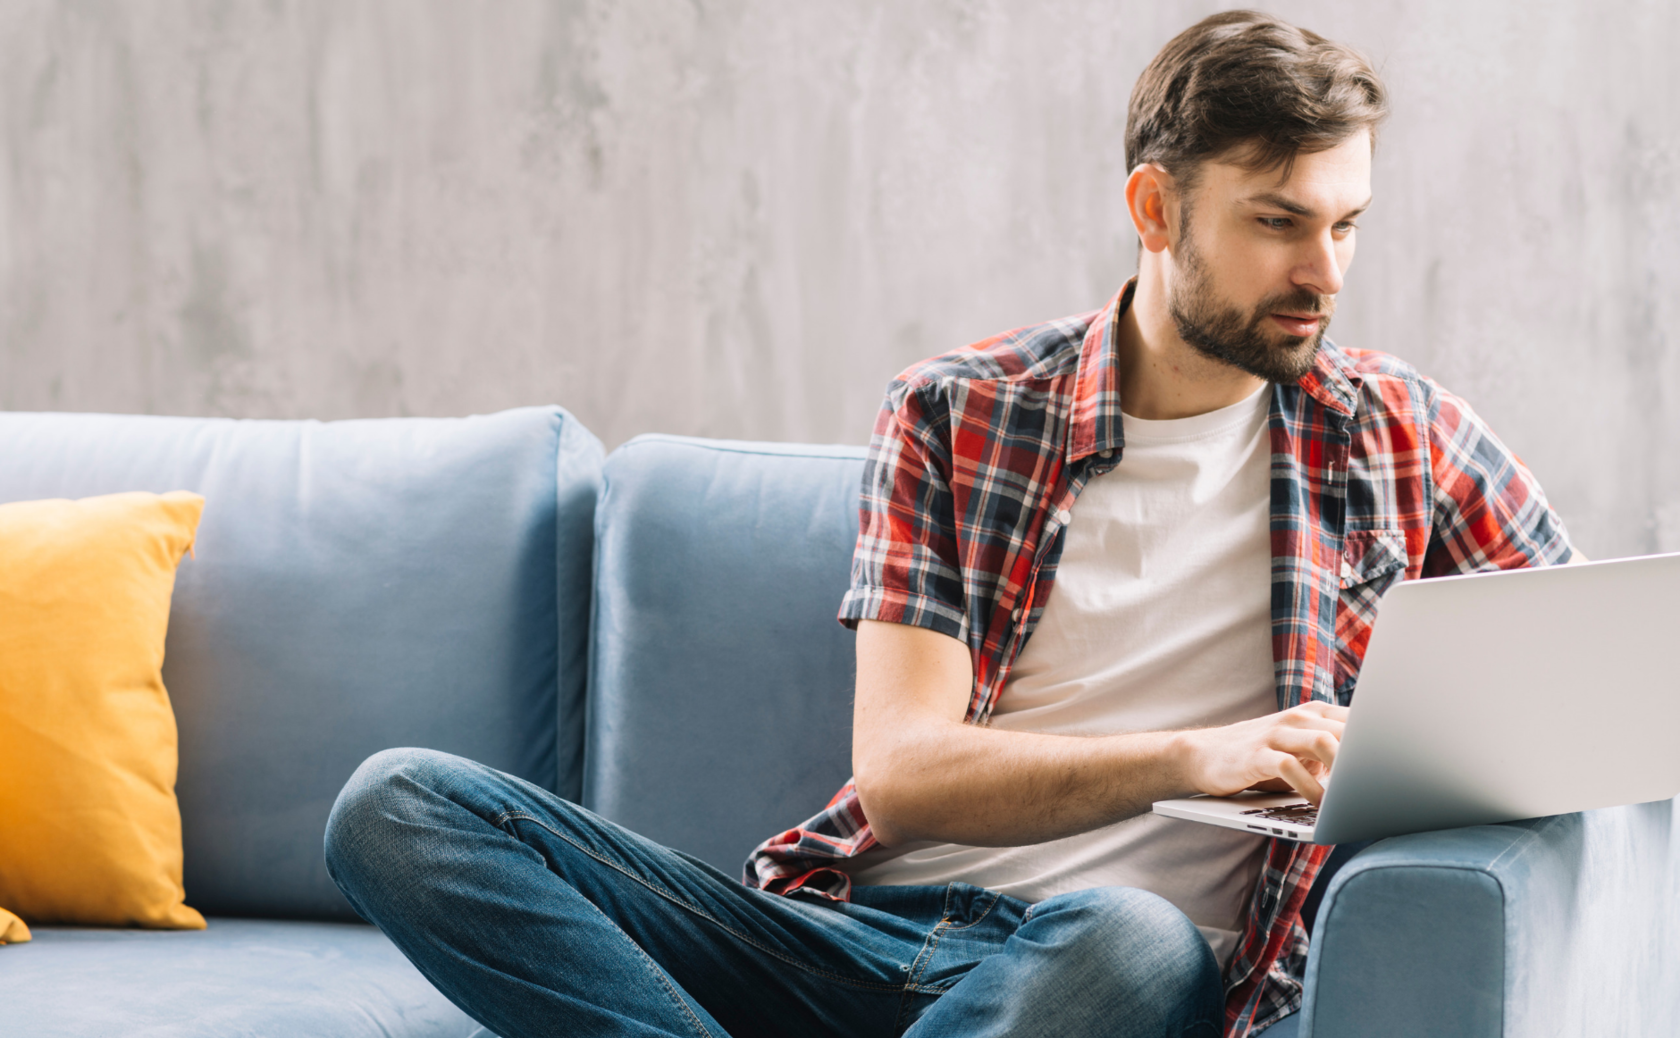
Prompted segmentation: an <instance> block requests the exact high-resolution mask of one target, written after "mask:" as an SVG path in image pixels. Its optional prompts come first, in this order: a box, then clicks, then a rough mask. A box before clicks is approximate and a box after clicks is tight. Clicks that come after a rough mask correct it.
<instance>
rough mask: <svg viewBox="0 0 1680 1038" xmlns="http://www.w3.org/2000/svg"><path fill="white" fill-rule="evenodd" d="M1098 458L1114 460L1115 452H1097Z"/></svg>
mask: <svg viewBox="0 0 1680 1038" xmlns="http://www.w3.org/2000/svg"><path fill="white" fill-rule="evenodd" d="M1097 457H1099V458H1112V457H1114V452H1113V451H1098V452H1097Z"/></svg>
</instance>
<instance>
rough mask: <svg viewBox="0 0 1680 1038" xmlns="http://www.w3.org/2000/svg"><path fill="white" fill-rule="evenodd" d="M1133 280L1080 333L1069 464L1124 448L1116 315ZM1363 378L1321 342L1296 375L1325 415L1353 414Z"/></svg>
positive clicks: (1134, 283)
mask: <svg viewBox="0 0 1680 1038" xmlns="http://www.w3.org/2000/svg"><path fill="white" fill-rule="evenodd" d="M1136 288H1137V278H1135V277H1134V278H1132V279H1130V280H1128V281H1127V282H1126V283H1125V284H1124V285H1122V286H1121V288H1120V291H1119V292H1117V293H1115V295H1114V298H1113V299H1111V300H1109V303H1108V305H1107V306H1106V307H1104V308H1103V309H1102V310H1101V311H1099V312H1098V313H1097V315H1096V318H1095V319H1094V320H1093V321H1092V322H1091V324H1090V326H1089V327H1087V328H1086V329H1085V341H1084V343H1083V344H1082V345H1081V346H1080V349H1079V370H1078V372H1077V374H1076V375H1075V376H1074V383H1073V419H1072V421H1071V423H1070V425H1069V429H1068V447H1067V461H1068V463H1069V464H1072V463H1073V462H1076V461H1078V460H1080V459H1081V458H1085V457H1089V456H1090V455H1092V454H1097V453H1100V452H1102V451H1117V450H1120V449H1122V448H1123V447H1124V446H1125V434H1124V432H1123V431H1122V429H1121V416H1120V355H1119V338H1120V316H1121V315H1122V314H1124V313H1125V312H1126V308H1127V307H1128V306H1130V305H1132V293H1133V291H1134V290H1135V289H1136ZM1361 382H1362V379H1361V378H1360V376H1359V372H1358V371H1357V370H1356V369H1355V368H1354V365H1353V361H1352V359H1351V358H1349V357H1348V355H1347V354H1346V353H1343V352H1342V350H1341V349H1340V348H1339V347H1338V346H1336V344H1335V343H1333V342H1331V341H1330V340H1328V339H1326V340H1325V341H1324V345H1323V346H1322V347H1321V348H1320V349H1319V351H1318V356H1317V357H1316V358H1315V359H1314V360H1313V366H1312V370H1310V371H1308V372H1307V373H1306V374H1305V375H1303V376H1301V380H1300V382H1298V383H1297V385H1299V386H1300V388H1301V390H1302V391H1303V392H1305V393H1306V394H1307V395H1309V396H1311V397H1312V398H1313V399H1315V400H1317V401H1318V402H1319V403H1321V404H1323V405H1324V406H1325V407H1328V408H1329V409H1330V410H1332V411H1335V412H1337V413H1338V414H1342V415H1350V416H1351V415H1352V414H1353V413H1354V409H1355V408H1356V407H1357V406H1358V401H1359V386H1360V384H1361Z"/></svg>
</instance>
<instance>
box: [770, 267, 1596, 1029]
mask: <svg viewBox="0 0 1680 1038" xmlns="http://www.w3.org/2000/svg"><path fill="white" fill-rule="evenodd" d="M1131 289H1132V285H1131V284H1128V285H1127V286H1126V287H1125V288H1123V289H1121V291H1120V293H1119V294H1118V295H1117V296H1116V297H1115V298H1114V300H1113V301H1111V302H1110V303H1109V305H1108V306H1107V307H1106V308H1105V309H1103V310H1101V311H1097V312H1093V313H1088V314H1081V315H1079V316H1077V317H1069V318H1065V319H1062V320H1059V321H1051V322H1048V323H1046V324H1041V325H1037V326H1035V327H1031V328H1026V329H1022V330H1019V331H1014V332H1010V333H1007V334H1005V335H1000V336H996V337H994V338H991V339H987V340H985V341H983V342H979V343H976V344H974V345H973V346H969V347H967V348H965V349H961V350H957V351H955V352H953V353H947V354H944V355H942V356H938V357H934V358H932V359H931V360H927V361H924V362H922V363H920V364H917V365H915V366H913V367H911V368H910V369H909V370H907V371H906V372H904V373H903V374H902V375H900V376H899V377H898V378H897V379H896V380H894V382H893V383H892V385H891V387H890V388H889V389H888V391H887V399H886V402H885V404H884V405H883V407H882V409H881V414H880V417H879V419H878V420H877V422H876V425H875V434H874V437H873V440H872V443H871V449H870V454H869V460H868V462H867V463H866V465H865V468H864V476H863V493H862V499H861V522H860V533H859V536H858V544H857V551H856V554H855V555H854V556H853V561H852V586H851V590H850V591H849V592H847V594H846V597H845V599H844V600H843V602H842V604H841V607H840V619H841V621H842V622H843V623H846V624H848V625H855V624H856V622H857V621H858V620H864V619H869V620H885V621H890V622H895V623H906V624H914V625H916V626H919V627H927V628H931V629H933V630H936V631H940V632H943V633H944V634H948V635H950V636H951V637H953V638H956V639H958V640H960V641H962V642H963V643H965V644H966V645H967V646H968V648H969V653H970V656H971V658H972V660H973V665H974V690H973V693H972V695H971V696H970V699H969V703H968V712H967V717H966V719H967V720H968V721H969V722H970V723H974V724H980V723H984V722H985V721H986V719H987V718H988V717H989V716H990V714H991V711H992V708H993V707H994V706H995V705H996V704H997V701H998V697H999V695H1000V694H1001V693H1002V692H1003V688H1004V685H1005V684H1006V683H1007V682H1008V680H1009V672H1010V667H1011V666H1012V665H1013V664H1014V662H1015V660H1016V658H1017V657H1018V656H1019V655H1020V653H1021V649H1022V647H1023V646H1024V645H1025V644H1026V642H1027V639H1028V638H1029V637H1030V636H1031V634H1032V630H1033V627H1034V625H1035V624H1037V622H1038V620H1039V618H1040V617H1041V616H1042V615H1043V611H1044V606H1045V603H1046V602H1047V601H1048V600H1049V597H1050V592H1051V588H1052V587H1053V586H1054V583H1055V576H1056V563H1057V560H1058V558H1059V556H1060V554H1061V547H1062V542H1063V537H1062V531H1063V529H1064V528H1065V527H1066V526H1067V523H1068V519H1069V510H1070V509H1071V508H1072V507H1073V503H1074V500H1075V499H1076V498H1078V496H1079V492H1080V491H1081V490H1082V489H1083V488H1084V487H1085V485H1086V484H1087V483H1089V482H1090V480H1091V479H1092V477H1094V476H1098V475H1101V474H1103V473H1105V472H1108V471H1109V470H1111V469H1113V468H1114V466H1115V465H1116V464H1118V463H1119V461H1120V456H1121V451H1122V449H1123V443H1124V441H1123V437H1122V422H1121V414H1120V396H1121V394H1120V385H1119V382H1118V365H1117V358H1116V354H1115V348H1116V346H1115V342H1116V335H1117V329H1118V320H1119V316H1120V314H1121V313H1122V312H1123V311H1124V308H1125V307H1126V306H1127V305H1128V304H1129V303H1130V300H1131ZM1268 422H1269V429H1270V436H1271V446H1272V451H1271V457H1272V462H1271V465H1272V469H1271V539H1272V658H1273V661H1274V667H1275V672H1276V675H1277V695H1278V709H1280V710H1283V709H1287V708H1289V707H1291V706H1294V705H1296V704H1300V703H1307V702H1311V701H1313V700H1322V701H1325V702H1331V701H1335V702H1340V703H1343V704H1346V703H1347V702H1348V701H1349V700H1350V699H1351V697H1352V695H1353V689H1354V683H1355V681H1356V680H1357V679H1358V676H1359V667H1360V662H1361V660H1362V659H1363V658H1364V653H1365V646H1366V643H1367V641H1368V640H1369V638H1370V634H1371V624H1372V622H1373V621H1374V620H1375V618H1376V613H1377V604H1378V600H1379V599H1380V598H1381V597H1382V594H1383V592H1384V591H1385V590H1387V588H1388V587H1389V586H1391V585H1392V584H1393V583H1394V582H1395V581H1397V580H1401V579H1412V578H1416V577H1431V576H1443V575H1446V574H1451V573H1466V572H1474V571H1478V570H1490V569H1513V568H1518V567H1523V566H1536V565H1549V564H1555V563H1561V562H1567V561H1568V560H1569V557H1570V555H1571V549H1570V546H1569V541H1568V537H1567V534H1566V533H1565V532H1564V528H1563V524H1562V522H1561V521H1560V520H1559V519H1558V517H1557V514H1556V513H1555V512H1553V511H1552V509H1551V508H1550V507H1549V506H1548V505H1547V503H1546V499H1545V497H1544V496H1543V494H1542V493H1541V490H1540V486H1539V484H1538V483H1537V482H1536V481H1535V479H1534V476H1533V475H1532V474H1531V473H1530V472H1529V471H1528V469H1527V468H1526V467H1525V466H1524V465H1523V464H1522V462H1521V461H1519V460H1517V458H1516V457H1515V456H1514V455H1513V454H1511V452H1510V451H1508V450H1507V449H1506V448H1505V446H1504V445H1503V444H1502V443H1500V442H1499V440H1498V439H1496V438H1495V437H1494V435H1493V433H1492V432H1491V431H1490V430H1489V429H1488V427H1487V426H1486V425H1485V424H1484V423H1483V422H1482V420H1481V419H1480V418H1479V417H1478V416H1477V415H1476V414H1475V413H1474V412H1473V411H1471V410H1470V408H1469V406H1468V405H1466V404H1465V403H1464V401H1462V400H1460V399H1459V398H1457V397H1455V396H1453V395H1452V394H1450V393H1448V392H1446V391H1445V390H1443V389H1442V388H1441V387H1439V386H1438V385H1436V384H1435V383H1434V382H1432V381H1430V380H1429V379H1427V378H1424V377H1423V376H1421V375H1419V374H1418V373H1417V372H1416V371H1414V370H1413V369H1412V368H1411V367H1410V366H1409V365H1407V364H1405V363H1403V362H1402V361H1399V360H1397V359H1395V358H1393V357H1390V356H1386V355H1384V354H1380V353H1372V352H1368V351H1362V350H1343V349H1340V348H1338V347H1336V346H1334V345H1333V344H1331V343H1329V342H1326V343H1325V344H1324V346H1323V348H1322V349H1321V350H1320V351H1319V355H1318V359H1317V362H1316V364H1315V366H1314V368H1313V370H1311V371H1310V372H1308V373H1307V374H1306V375H1305V376H1304V377H1303V378H1302V379H1301V380H1300V381H1299V382H1298V383H1296V384H1295V385H1276V386H1274V387H1273V388H1272V401H1271V411H1270V417H1269V419H1268ZM875 845H876V843H875V838H874V836H873V835H872V834H871V832H870V828H869V821H868V819H866V818H865V817H864V815H863V810H862V808H861V807H860V805H859V803H858V797H857V791H856V788H855V786H854V785H853V784H852V783H850V782H848V783H847V784H846V786H845V787H844V788H842V789H841V790H840V791H839V792H838V793H836V794H835V796H834V799H832V800H831V801H829V804H828V806H827V808H826V809H824V810H823V811H822V812H821V813H820V814H818V815H816V816H815V817H813V818H811V819H809V820H807V821H806V822H804V823H802V824H801V825H799V826H798V827H797V828H794V829H790V830H788V831H787V832H784V833H782V834H780V835H778V836H774V837H772V838H770V839H769V840H766V841H765V842H764V843H763V844H760V845H759V847H758V848H757V849H756V850H755V851H754V852H753V854H752V856H751V857H750V858H749V859H748V861H747V865H746V875H745V880H746V882H747V884H748V885H750V886H755V887H762V888H764V889H767V890H772V891H776V892H779V893H793V892H794V891H803V892H806V893H814V894H818V895H821V896H825V897H831V898H835V899H840V900H844V899H846V898H848V897H849V896H850V893H851V880H850V878H849V877H848V876H847V875H846V874H845V873H844V872H842V871H840V870H838V869H836V868H833V867H832V866H833V864H834V863H835V862H836V861H837V860H839V859H844V858H849V857H851V856H853V855H855V854H858V853H860V852H862V851H865V850H868V849H869V848H870V847H873V846H875ZM1328 852H1329V849H1328V848H1326V847H1317V846H1313V845H1310V844H1299V843H1295V842H1292V841H1287V840H1272V841H1270V843H1269V846H1268V847H1267V853H1266V862H1265V866H1264V867H1263V869H1262V871H1261V874H1260V877H1259V881H1258V882H1257V883H1256V884H1255V887H1254V892H1253V894H1252V896H1251V898H1250V901H1249V906H1248V913H1247V921H1246V925H1245V927H1244V930H1243V933H1242V935H1241V937H1240V938H1239V940H1238V944H1237V947H1236V950H1235V952H1234V954H1233V956H1232V959H1231V962H1230V965H1229V966H1228V967H1227V969H1226V971H1225V988H1226V1034H1227V1035H1228V1036H1230V1038H1238V1036H1242V1035H1245V1034H1247V1033H1249V1032H1250V1030H1251V1029H1253V1030H1258V1029H1261V1028H1264V1027H1266V1026H1268V1025H1270V1024H1272V1023H1274V1022H1276V1021H1277V1020H1278V1019H1279V1018H1281V1017H1283V1016H1285V1015H1287V1014H1289V1013H1291V1012H1293V1011H1295V1009H1297V1008H1298V1007H1299V1006H1300V1004H1301V977H1302V974H1303V971H1304V969H1305V967H1306V961H1307V934H1306V931H1305V929H1304V928H1303V927H1302V926H1301V923H1300V919H1299V917H1300V910H1301V905H1302V902H1303V901H1304V900H1305V899H1306V896H1307V892H1308V890H1309V889H1310V888H1311V886H1312V882H1313V878H1314V877H1315V876H1316V875H1317V873H1318V869H1319V866H1320V865H1321V864H1322V863H1323V861H1324V859H1325V857H1326V856H1327V854H1328Z"/></svg>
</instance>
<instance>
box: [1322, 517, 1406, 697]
mask: <svg viewBox="0 0 1680 1038" xmlns="http://www.w3.org/2000/svg"><path fill="white" fill-rule="evenodd" d="M1409 563H1410V557H1409V556H1408V555H1407V553H1406V535H1405V534H1404V533H1402V532H1401V531H1399V530H1353V531H1350V532H1349V533H1348V534H1347V536H1346V537H1344V538H1343V540H1342V572H1341V579H1340V586H1341V596H1340V601H1339V602H1338V603H1337V609H1336V701H1337V702H1339V703H1341V704H1342V705H1343V706H1346V705H1347V704H1348V703H1349V702H1350V701H1351V700H1352V698H1353V690H1354V685H1355V684H1356V683H1357V682H1358V680H1359V668H1360V665H1361V664H1362V663H1363V662H1364V661H1365V647H1366V646H1367V645H1368V644H1369V643H1370V641H1371V626H1372V624H1374V623H1375V622H1376V619H1377V606H1378V604H1379V603H1380V602H1381V601H1382V596H1383V594H1384V593H1385V592H1387V591H1388V589H1389V588H1391V587H1393V586H1394V584H1395V583H1396V582H1397V581H1399V580H1401V579H1403V578H1404V577H1405V574H1406V567H1407V566H1408V565H1409Z"/></svg>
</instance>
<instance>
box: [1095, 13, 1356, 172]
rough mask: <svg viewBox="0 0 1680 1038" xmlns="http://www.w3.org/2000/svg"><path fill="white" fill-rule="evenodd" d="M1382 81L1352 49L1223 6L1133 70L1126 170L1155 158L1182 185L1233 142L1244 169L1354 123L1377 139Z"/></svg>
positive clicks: (1326, 139)
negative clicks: (1138, 71) (1139, 71)
mask: <svg viewBox="0 0 1680 1038" xmlns="http://www.w3.org/2000/svg"><path fill="white" fill-rule="evenodd" d="M1387 115H1388V96H1387V92H1386V91H1385V90H1384V89H1383V85H1382V80H1381V79H1379V78H1378V77H1377V73H1376V71H1375V70H1373V69H1372V68H1371V65H1370V63H1369V62H1368V61H1366V60H1365V58H1364V56H1363V55H1361V54H1360V53H1359V52H1357V51H1355V50H1353V49H1352V48H1350V47H1346V46H1343V45H1342V44H1340V43H1333V42H1331V41H1330V40H1327V39H1325V38H1324V37H1322V36H1320V35H1318V34H1317V33H1314V32H1308V31H1307V30H1305V29H1299V28H1296V27H1295V26H1293V25H1290V24H1289V23H1287V22H1282V21H1279V20H1278V19H1276V18H1273V17H1272V16H1270V15H1266V14H1261V13H1259V12H1257V11H1225V12H1222V13H1220V14H1216V15H1212V16H1210V17H1208V18H1204V19H1202V20H1201V21H1199V22H1197V23H1196V24H1195V25H1192V26H1191V27H1190V28H1188V29H1186V30H1184V31H1183V32H1181V33H1179V34H1178V35H1177V36H1175V37H1173V39H1172V41H1171V42H1170V43H1168V44H1167V45H1166V46H1165V47H1163V48H1161V53H1159V54H1157V55H1155V60H1153V61H1151V62H1150V63H1149V67H1148V68H1146V69H1144V70H1143V75H1141V76H1139V77H1138V81H1137V86H1135V87H1134V88H1133V89H1132V102H1131V105H1130V107H1129V108H1128V110H1127V113H1126V168H1127V169H1136V168H1137V167H1138V165H1139V164H1140V163H1144V162H1154V163H1159V164H1160V165H1161V166H1163V167H1165V168H1166V170H1167V172H1168V173H1170V174H1172V176H1173V177H1174V178H1176V179H1177V180H1178V181H1179V182H1180V183H1181V184H1183V185H1184V186H1185V187H1190V186H1191V185H1193V184H1194V182H1195V180H1196V177H1197V173H1198V172H1199V169H1200V167H1201V164H1202V163H1203V162H1204V161H1206V160H1208V159H1212V158H1217V157H1220V156H1223V155H1226V154H1227V153H1229V152H1231V151H1232V150H1233V149H1236V148H1239V147H1246V148H1247V152H1246V154H1243V155H1241V156H1239V157H1238V162H1239V164H1240V165H1241V166H1243V167H1244V168H1246V169H1248V170H1251V171H1255V172H1258V171H1261V170H1267V169H1277V168H1280V167H1281V168H1282V170H1283V173H1284V175H1285V176H1288V174H1289V170H1290V167H1291V166H1293V164H1294V161H1295V156H1296V155H1299V154H1300V153H1302V152H1307V153H1312V152H1316V151H1325V150H1328V149H1330V148H1333V147H1335V146H1336V145H1338V144H1340V143H1341V142H1342V141H1344V140H1347V139H1348V138H1349V137H1351V136H1352V135H1353V134H1355V133H1357V132H1358V131H1359V130H1361V129H1366V130H1369V131H1370V133H1371V145H1372V147H1375V146H1376V140H1377V138H1376V133H1377V126H1378V124H1379V123H1381V122H1382V120H1383V119H1384V118H1385V117H1386V116H1387Z"/></svg>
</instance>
